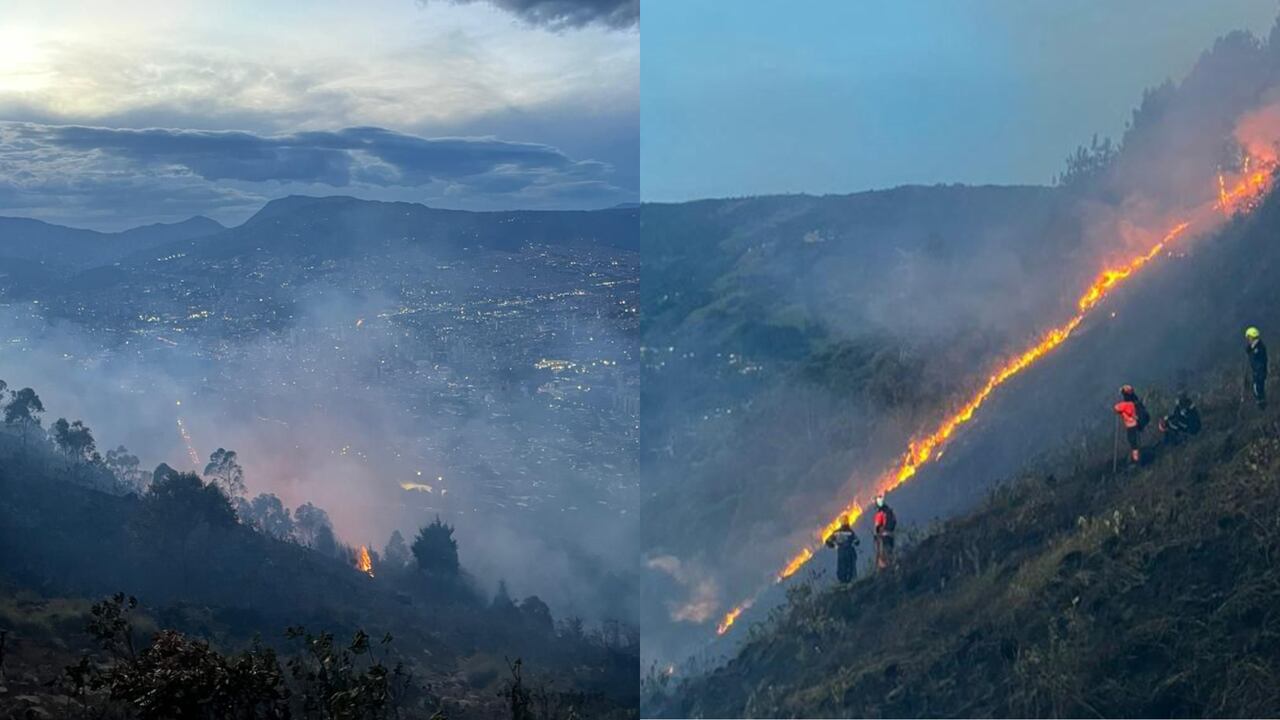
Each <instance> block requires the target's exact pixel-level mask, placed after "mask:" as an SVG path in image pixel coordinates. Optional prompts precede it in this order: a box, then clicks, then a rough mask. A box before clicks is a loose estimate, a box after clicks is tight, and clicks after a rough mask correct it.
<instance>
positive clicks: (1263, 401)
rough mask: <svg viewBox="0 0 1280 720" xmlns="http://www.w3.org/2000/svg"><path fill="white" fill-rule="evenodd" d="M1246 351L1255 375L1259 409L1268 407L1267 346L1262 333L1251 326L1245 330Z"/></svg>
mask: <svg viewBox="0 0 1280 720" xmlns="http://www.w3.org/2000/svg"><path fill="white" fill-rule="evenodd" d="M1244 340H1245V348H1244V351H1245V353H1246V354H1247V355H1248V356H1249V372H1250V373H1251V374H1252V375H1253V399H1254V400H1256V401H1257V402H1258V408H1259V409H1265V408H1266V407H1267V346H1266V345H1263V344H1262V333H1261V332H1259V331H1258V328H1256V327H1251V328H1249V329H1248V330H1245V331H1244Z"/></svg>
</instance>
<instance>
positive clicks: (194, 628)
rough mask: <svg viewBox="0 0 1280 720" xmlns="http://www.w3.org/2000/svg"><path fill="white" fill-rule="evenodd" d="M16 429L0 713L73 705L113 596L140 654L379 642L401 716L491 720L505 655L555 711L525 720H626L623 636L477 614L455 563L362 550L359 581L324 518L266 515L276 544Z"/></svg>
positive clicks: (164, 476) (632, 643) (499, 600)
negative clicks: (70, 681) (299, 636)
mask: <svg viewBox="0 0 1280 720" xmlns="http://www.w3.org/2000/svg"><path fill="white" fill-rule="evenodd" d="M11 397H13V396H11ZM22 427H23V426H22V424H21V423H19V422H16V421H15V422H11V423H7V424H5V425H3V426H0V555H2V556H3V557H4V558H5V561H4V563H3V567H2V569H0V631H3V632H4V634H5V636H6V640H5V651H4V657H3V658H0V665H3V668H4V673H5V675H4V677H6V678H7V680H5V681H3V682H0V685H4V686H5V688H6V689H5V691H4V692H0V712H4V713H8V712H12V713H13V716H14V717H25V715H23V714H22V713H23V712H24V711H25V708H28V707H38V708H44V709H45V710H46V711H47V710H48V709H49V708H52V707H57V706H60V705H66V704H67V703H69V702H73V700H74V698H72V697H68V692H69V691H68V690H67V689H66V685H65V680H66V677H64V673H63V668H65V667H67V666H70V665H73V664H75V663H76V662H78V661H79V659H80V657H81V655H82V654H83V653H86V652H90V653H91V652H92V649H93V645H94V642H93V639H92V637H91V636H90V635H89V634H88V632H87V629H88V624H89V620H90V619H91V618H90V616H89V614H88V613H87V610H88V607H89V606H90V604H91V603H93V602H96V601H99V600H101V599H102V598H104V597H108V596H110V595H112V594H114V593H116V592H123V593H126V594H128V595H133V596H136V597H137V599H138V601H139V603H140V610H139V611H138V614H139V616H140V620H141V624H140V626H139V633H138V634H139V640H140V641H142V642H145V641H149V639H150V638H152V637H154V636H155V633H156V631H158V630H159V629H161V628H163V629H167V630H175V631H178V632H181V633H184V634H185V635H187V636H189V637H192V638H196V639H197V640H200V641H206V642H209V643H211V644H212V645H213V646H214V647H216V648H219V649H221V650H224V651H226V652H228V653H231V652H240V651H242V650H244V649H246V648H250V647H252V644H253V643H254V642H255V638H261V641H262V642H263V643H264V644H265V646H266V647H271V648H276V649H277V650H278V651H279V652H280V653H281V655H282V656H285V655H286V653H287V651H288V650H289V649H290V648H291V647H293V646H296V645H297V643H295V642H291V641H290V640H289V639H288V638H286V635H285V631H286V629H287V628H289V627H293V626H298V625H301V626H304V627H306V628H307V629H308V630H311V631H315V632H329V633H333V634H335V635H336V636H338V637H339V638H346V637H351V636H353V635H355V634H357V633H359V632H365V633H367V634H368V635H369V636H371V637H374V638H381V637H383V636H384V635H385V634H388V633H389V634H390V635H391V636H392V637H393V638H394V640H393V643H392V644H391V645H390V646H389V647H388V648H384V649H383V650H382V651H381V652H384V653H386V657H387V658H388V664H391V663H394V662H403V663H404V665H405V668H406V669H407V671H408V672H409V673H411V675H412V680H411V682H409V683H407V687H406V689H405V692H404V693H403V695H404V702H403V704H402V706H401V707H402V710H403V711H404V712H405V713H406V716H407V717H427V716H430V715H431V713H432V712H434V711H435V710H443V711H444V712H445V714H446V715H447V717H450V718H491V717H503V716H505V712H506V711H505V710H504V709H503V700H502V698H501V693H502V692H503V690H504V688H508V687H509V686H508V680H509V679H510V675H509V671H508V667H507V664H506V662H507V660H506V659H508V658H509V659H512V660H514V659H516V658H520V659H521V660H522V661H523V666H524V679H525V681H526V682H527V683H528V685H529V687H530V688H531V689H536V690H537V691H538V692H542V693H544V694H545V697H546V699H547V702H548V703H550V704H549V705H548V707H554V708H557V709H556V710H555V712H554V713H551V712H549V711H548V712H547V713H545V714H544V715H542V716H540V717H543V716H545V717H561V716H562V715H564V714H567V713H569V712H570V711H569V708H571V707H572V708H577V710H578V711H579V712H589V713H591V714H592V716H597V717H614V718H625V717H632V716H634V708H635V706H636V697H635V693H636V674H637V669H638V659H637V645H636V639H635V638H634V637H632V636H630V635H628V634H627V631H625V629H623V628H621V627H618V626H617V624H616V623H615V624H614V625H613V626H611V627H608V626H606V627H600V628H593V627H591V626H589V625H584V624H583V623H582V621H581V620H578V619H576V618H573V617H561V618H559V619H558V620H557V619H556V618H554V617H553V615H552V613H551V611H550V610H549V608H548V607H547V605H546V604H545V603H543V602H542V601H541V600H540V599H538V598H536V597H526V598H524V599H523V600H519V599H516V598H511V597H508V596H507V595H505V592H506V591H505V589H504V590H502V591H500V593H499V595H498V596H496V597H495V598H494V599H493V600H492V601H490V599H489V598H488V597H487V593H486V592H485V591H484V590H481V589H480V588H479V586H478V585H477V584H476V583H475V582H474V580H473V579H472V578H471V577H470V576H469V574H468V573H467V572H466V569H465V567H464V568H462V569H461V570H456V569H455V571H454V572H453V573H449V572H440V573H434V574H433V573H429V572H426V571H424V570H422V569H420V568H419V567H418V565H417V564H415V563H414V562H413V561H412V560H411V559H408V558H401V559H399V560H396V559H393V558H382V557H380V556H379V555H378V554H377V551H376V550H375V551H374V557H375V558H376V560H375V562H376V565H375V566H374V573H373V575H372V576H370V575H367V574H365V573H363V572H361V571H360V570H359V569H357V568H356V567H355V565H356V561H355V558H354V554H355V551H354V550H353V549H352V548H350V547H346V546H343V545H341V544H340V543H338V542H336V541H335V538H334V536H333V532H332V529H331V528H329V527H328V520H327V518H324V519H323V520H321V521H320V524H319V525H307V526H305V527H304V520H303V509H302V508H300V509H299V510H298V512H297V514H296V516H295V518H296V523H294V522H290V521H289V519H288V514H287V513H285V515H284V516H283V517H284V521H285V523H286V524H288V525H289V526H290V527H291V528H292V530H291V531H290V532H288V533H276V534H275V535H273V534H271V533H268V532H267V531H265V530H264V529H263V527H260V526H259V525H255V524H254V523H255V522H258V521H256V520H253V519H252V518H254V517H257V516H254V515H252V514H250V513H249V510H248V509H247V507H246V506H243V505H238V506H237V508H236V509H233V507H232V502H231V501H230V500H229V499H228V498H227V497H226V495H225V494H224V493H223V492H222V491H221V490H220V489H217V488H215V487H214V485H213V484H212V482H210V483H209V484H207V485H203V487H202V485H201V482H200V480H199V479H198V478H196V476H194V475H192V476H189V477H190V478H193V479H194V485H192V486H191V487H190V488H187V489H183V487H184V486H181V485H175V484H174V482H173V476H171V475H169V474H170V473H172V472H173V471H171V470H169V469H167V466H162V467H161V468H160V469H158V470H157V471H156V473H155V475H154V477H153V478H151V479H150V482H149V483H146V482H142V485H141V487H139V486H138V485H133V486H130V485H129V484H128V483H126V481H125V478H124V476H125V475H128V476H130V480H129V482H133V483H137V482H139V480H140V476H139V475H138V474H137V472H136V471H131V472H129V473H125V474H120V473H118V471H117V470H115V469H114V468H115V466H114V465H111V464H109V463H108V464H104V462H103V459H102V458H101V456H98V455H97V454H96V453H94V454H93V455H92V457H88V456H86V457H76V455H75V454H74V453H71V452H69V451H66V450H60V451H55V450H54V447H53V446H52V444H50V443H49V442H48V441H46V440H45V439H44V433H43V431H42V430H41V429H40V428H39V426H38V424H37V425H36V426H35V427H31V426H30V425H28V426H27V427H26V432H25V433H24V431H23V430H22ZM135 463H136V458H135ZM143 488H145V489H143ZM311 510H312V513H313V515H314V514H315V509H314V508H311ZM319 514H320V516H321V517H323V515H324V514H323V512H321V513H319ZM308 528H310V529H309V530H308ZM304 530H307V532H304ZM317 530H318V531H319V532H316V531H317ZM273 532H274V531H273ZM405 552H406V553H407V550H406V551H405ZM101 662H102V661H101V660H94V663H95V666H97V664H98V663H101Z"/></svg>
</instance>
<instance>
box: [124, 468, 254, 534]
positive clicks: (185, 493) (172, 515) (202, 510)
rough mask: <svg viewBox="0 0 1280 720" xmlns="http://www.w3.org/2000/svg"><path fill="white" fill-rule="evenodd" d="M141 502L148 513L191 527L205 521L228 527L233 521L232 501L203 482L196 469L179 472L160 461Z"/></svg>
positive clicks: (172, 522) (168, 522)
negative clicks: (191, 471) (194, 471)
mask: <svg viewBox="0 0 1280 720" xmlns="http://www.w3.org/2000/svg"><path fill="white" fill-rule="evenodd" d="M143 504H144V506H145V507H146V508H147V510H148V511H149V514H150V515H152V516H153V517H154V518H156V519H162V520H163V522H164V523H165V524H177V525H179V526H181V527H191V526H192V525H193V524H197V523H206V524H208V525H211V526H214V527H231V526H233V525H235V523H236V513H235V510H233V509H232V508H231V501H230V500H229V499H227V496H226V495H224V494H223V492H222V490H220V489H219V488H218V487H217V486H216V485H214V484H212V483H208V484H206V483H205V482H204V481H203V480H201V479H200V476H199V475H196V474H195V473H190V472H188V473H184V472H178V471H176V470H174V469H173V468H171V467H169V466H168V465H165V464H163V463H161V464H160V466H159V467H157V468H156V471H155V473H154V475H153V477H152V482H151V487H150V488H148V489H147V492H146V495H144V496H143Z"/></svg>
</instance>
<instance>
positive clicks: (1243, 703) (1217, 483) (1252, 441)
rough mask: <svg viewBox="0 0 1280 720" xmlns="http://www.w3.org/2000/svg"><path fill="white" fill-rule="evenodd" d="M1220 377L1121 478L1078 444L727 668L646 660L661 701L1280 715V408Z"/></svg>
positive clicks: (919, 710) (690, 706)
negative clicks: (675, 675)
mask: <svg viewBox="0 0 1280 720" xmlns="http://www.w3.org/2000/svg"><path fill="white" fill-rule="evenodd" d="M1210 387H1211V389H1210V390H1209V391H1208V392H1207V393H1206V394H1205V396H1204V397H1203V399H1202V402H1201V405H1202V411H1203V412H1204V419H1205V428H1206V430H1205V432H1203V433H1202V434H1201V435H1200V436H1198V437H1196V438H1193V439H1192V440H1191V441H1189V442H1187V443H1185V444H1183V445H1181V446H1178V447H1162V448H1159V449H1156V450H1155V451H1154V452H1153V454H1152V456H1151V458H1150V459H1149V461H1148V462H1147V463H1146V465H1145V466H1144V467H1141V468H1136V469H1130V470H1125V469H1123V467H1124V466H1123V464H1122V465H1121V468H1122V469H1121V471H1120V472H1119V473H1118V474H1114V475H1113V474H1112V459H1111V456H1110V450H1111V448H1110V443H1106V449H1105V451H1096V450H1095V451H1093V452H1077V453H1075V454H1073V455H1072V456H1071V457H1068V458H1064V459H1060V460H1058V461H1056V463H1055V466H1056V470H1054V471H1040V472H1036V473H1035V474H1032V475H1029V476H1027V477H1024V478H1023V479H1021V480H1019V481H1017V482H1014V483H1012V484H1009V485H1007V486H1003V487H1001V488H1000V489H998V490H996V491H995V492H994V493H993V494H992V496H991V497H990V499H989V500H988V502H987V503H986V504H985V506H984V507H982V508H980V509H979V510H977V511H975V512H973V513H972V514H969V515H967V516H965V517H961V518H958V519H956V520H953V521H950V522H947V523H946V524H945V525H943V526H941V527H938V528H936V529H934V530H933V531H932V532H930V533H929V534H928V536H927V537H924V538H923V539H922V540H920V541H918V542H917V543H916V544H915V545H914V546H913V547H911V548H910V549H909V550H907V551H906V552H905V553H903V555H902V557H901V562H900V564H899V565H898V567H897V568H896V570H895V571H893V572H890V573H887V574H883V575H879V576H872V577H867V578H865V579H862V580H860V581H858V582H856V583H855V584H854V585H852V586H851V587H835V588H832V587H827V586H826V583H821V584H819V583H817V582H815V581H810V582H807V583H803V584H798V585H797V586H795V587H794V588H792V589H791V591H790V592H789V597H788V604H787V605H786V606H785V607H784V608H780V609H779V610H777V611H775V613H774V614H773V616H771V617H770V619H769V620H768V621H767V622H765V623H763V624H761V625H757V626H756V627H753V628H752V629H751V636H750V639H749V640H748V641H747V642H746V644H745V645H744V647H743V648H742V649H741V652H740V653H739V654H738V656H737V657H736V658H735V659H734V660H732V661H731V662H729V663H728V664H727V665H726V666H724V667H722V668H719V669H717V670H714V671H712V672H710V673H709V674H707V675H705V676H702V677H697V678H694V679H691V680H689V681H687V682H685V683H682V684H677V683H674V682H668V681H666V680H663V679H662V678H661V677H660V676H659V675H656V674H655V675H652V676H651V677H650V679H649V680H647V681H646V689H645V693H646V702H647V703H648V704H649V706H650V707H649V711H648V712H649V713H650V714H659V715H666V716H673V717H818V716H820V717H924V716H940V717H941V716H946V717H951V716H959V717H1043V716H1055V717H1275V716H1277V715H1280V694H1277V693H1276V688H1277V687H1278V686H1280V612H1277V608H1278V607H1280V566H1278V565H1277V563H1276V558H1277V557H1280V486H1277V478H1280V412H1277V411H1276V410H1275V409H1274V406H1273V408H1272V409H1270V410H1267V411H1258V410H1257V409H1255V408H1254V407H1253V405H1252V402H1251V401H1246V402H1242V396H1241V392H1240V381H1239V376H1238V374H1237V373H1236V372H1234V371H1233V372H1224V373H1223V374H1222V375H1221V376H1219V377H1218V379H1217V380H1216V382H1214V383H1213V384H1212V385H1211V386H1210ZM1101 445H1102V444H1101V443H1098V444H1096V445H1095V447H1100V446H1101Z"/></svg>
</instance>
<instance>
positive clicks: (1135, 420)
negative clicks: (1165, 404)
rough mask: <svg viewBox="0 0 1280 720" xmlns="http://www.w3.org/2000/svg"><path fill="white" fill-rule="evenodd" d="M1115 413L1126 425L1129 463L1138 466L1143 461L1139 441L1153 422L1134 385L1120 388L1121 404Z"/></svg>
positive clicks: (1125, 432)
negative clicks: (1143, 432)
mask: <svg viewBox="0 0 1280 720" xmlns="http://www.w3.org/2000/svg"><path fill="white" fill-rule="evenodd" d="M1115 411H1116V414H1117V415H1119V416H1120V420H1121V421H1123V423H1124V435H1125V438H1126V439H1128V441H1129V462H1130V463H1131V464H1133V465H1137V464H1138V463H1139V462H1140V461H1141V460H1142V454H1141V452H1139V450H1138V441H1139V440H1140V439H1141V437H1142V431H1143V430H1144V429H1145V428H1146V427H1147V423H1149V422H1151V416H1150V415H1149V414H1148V413H1147V408H1146V406H1145V405H1143V404H1142V399H1141V398H1139V397H1138V393H1136V392H1134V389H1133V386H1132V385H1122V386H1121V387H1120V402H1118V403H1116V404H1115Z"/></svg>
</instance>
